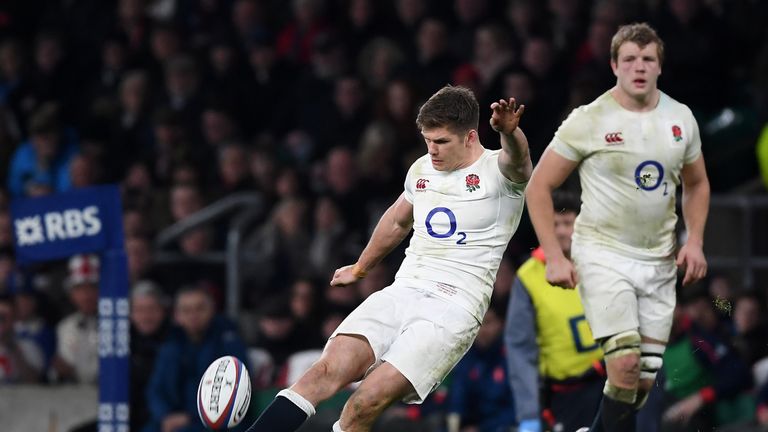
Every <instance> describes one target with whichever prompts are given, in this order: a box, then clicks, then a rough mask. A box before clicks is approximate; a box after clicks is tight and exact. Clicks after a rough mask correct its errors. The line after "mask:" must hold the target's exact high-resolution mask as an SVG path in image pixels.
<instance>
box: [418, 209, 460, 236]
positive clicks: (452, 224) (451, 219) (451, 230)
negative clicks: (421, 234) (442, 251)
mask: <svg viewBox="0 0 768 432" xmlns="http://www.w3.org/2000/svg"><path fill="white" fill-rule="evenodd" d="M438 214H444V215H445V216H446V217H447V218H448V224H449V227H448V231H446V232H435V230H434V229H433V227H432V218H433V217H435V216H436V215H438ZM424 225H425V226H426V227H427V234H429V235H430V236H432V237H434V238H437V239H444V238H448V237H451V236H452V235H454V234H456V235H458V236H459V237H460V238H459V239H458V240H457V241H456V244H460V245H463V244H466V243H465V242H464V240H466V238H467V233H465V232H463V231H460V232H456V215H455V214H454V213H453V211H451V209H449V208H447V207H435V208H433V209H432V210H430V212H429V214H427V218H426V220H424Z"/></svg>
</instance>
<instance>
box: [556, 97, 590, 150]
mask: <svg viewBox="0 0 768 432" xmlns="http://www.w3.org/2000/svg"><path fill="white" fill-rule="evenodd" d="M589 123H590V121H589V117H588V116H587V115H586V113H585V107H579V108H576V109H574V110H573V111H571V114H569V115H568V118H566V119H565V120H563V123H562V124H561V125H560V127H559V128H557V132H555V136H554V137H553V138H552V141H551V142H550V143H549V147H551V148H552V150H554V151H555V152H557V154H559V155H560V156H562V157H564V158H566V159H568V160H572V161H574V162H579V161H581V160H583V159H584V158H586V157H587V155H588V154H589V144H590V136H591V135H590V125H589Z"/></svg>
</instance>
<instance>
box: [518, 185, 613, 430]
mask: <svg viewBox="0 0 768 432" xmlns="http://www.w3.org/2000/svg"><path fill="white" fill-rule="evenodd" d="M552 202H553V206H554V210H555V221H554V223H555V235H556V236H557V240H558V242H559V243H560V248H561V249H562V251H563V254H564V255H565V256H566V257H570V256H571V236H572V235H573V224H574V221H575V220H576V216H577V215H578V213H579V206H580V202H579V199H578V197H577V196H574V195H573V194H569V193H567V192H562V191H557V192H556V193H553V197H552ZM545 264H546V257H545V256H544V251H543V249H542V248H538V249H535V250H534V251H533V253H532V254H531V258H530V259H528V261H526V262H525V263H524V264H523V265H522V266H520V269H519V270H518V272H517V278H516V279H515V283H514V285H513V287H512V295H511V296H510V299H509V309H508V311H507V322H506V331H505V342H506V347H507V358H508V363H509V371H510V375H509V378H510V383H511V385H512V391H513V393H514V396H515V408H516V411H517V416H518V417H517V418H518V421H519V422H520V427H519V430H520V432H539V431H541V430H543V427H544V426H545V425H543V424H542V421H541V418H542V414H543V412H544V411H545V410H546V411H548V415H547V420H548V421H551V422H552V423H553V424H550V425H549V426H550V427H558V428H560V430H563V431H574V430H576V429H577V428H579V427H582V426H586V425H589V424H591V423H592V419H593V418H594V415H595V413H596V412H597V409H598V406H599V405H600V399H601V398H602V393H603V384H604V383H605V371H604V366H603V365H602V364H601V363H600V361H601V360H602V357H603V353H602V350H601V349H600V346H599V345H598V344H597V343H596V342H595V340H594V339H593V337H592V332H591V331H590V329H589V326H588V325H587V322H586V319H585V318H584V308H583V306H582V305H581V301H580V299H579V295H578V293H577V292H576V291H575V290H566V289H563V288H560V287H555V286H552V285H550V284H549V283H548V282H547V279H546V267H545ZM540 391H541V392H542V394H540ZM555 425H558V426H555Z"/></svg>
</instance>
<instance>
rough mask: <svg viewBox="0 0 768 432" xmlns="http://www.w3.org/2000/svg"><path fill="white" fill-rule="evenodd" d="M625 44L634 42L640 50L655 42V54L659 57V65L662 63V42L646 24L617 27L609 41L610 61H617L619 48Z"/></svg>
mask: <svg viewBox="0 0 768 432" xmlns="http://www.w3.org/2000/svg"><path fill="white" fill-rule="evenodd" d="M625 42H634V43H636V44H637V46H639V47H640V48H641V49H642V48H645V46H646V45H648V44H650V43H653V42H656V53H657V55H658V56H659V64H660V65H661V64H662V63H664V41H662V40H661V38H660V37H659V35H657V34H656V30H654V29H653V27H651V26H649V25H648V23H632V24H627V25H623V26H621V27H619V30H618V31H617V32H616V34H615V35H613V39H611V61H614V62H615V61H618V60H619V48H620V47H621V45H623V44H624V43H625Z"/></svg>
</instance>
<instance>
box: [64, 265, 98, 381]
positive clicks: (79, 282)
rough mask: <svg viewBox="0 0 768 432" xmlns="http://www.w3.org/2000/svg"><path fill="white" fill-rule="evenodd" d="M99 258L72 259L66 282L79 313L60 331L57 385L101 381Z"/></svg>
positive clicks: (70, 316)
mask: <svg viewBox="0 0 768 432" xmlns="http://www.w3.org/2000/svg"><path fill="white" fill-rule="evenodd" d="M99 266H100V263H99V258H98V257H97V256H95V255H75V256H73V257H72V258H70V259H69V264H68V267H69V275H68V276H67V279H66V281H65V285H66V289H67V291H68V293H69V299H70V301H71V302H72V304H73V305H74V306H75V312H73V313H72V314H70V315H68V316H67V317H65V318H64V319H63V320H61V321H60V322H59V324H58V326H57V327H56V355H55V356H54V360H53V364H52V375H53V377H52V378H53V379H54V380H55V381H73V382H77V383H84V384H94V385H95V384H96V383H97V382H98V378H99V330H98V315H97V313H98V308H97V306H98V300H99Z"/></svg>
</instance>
